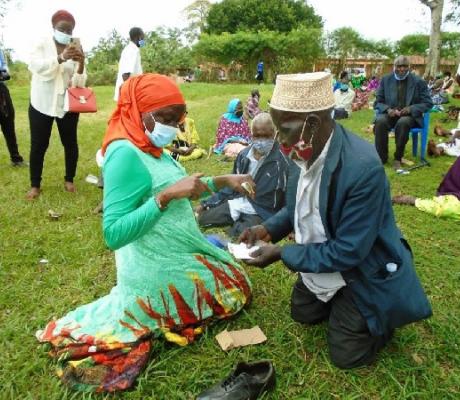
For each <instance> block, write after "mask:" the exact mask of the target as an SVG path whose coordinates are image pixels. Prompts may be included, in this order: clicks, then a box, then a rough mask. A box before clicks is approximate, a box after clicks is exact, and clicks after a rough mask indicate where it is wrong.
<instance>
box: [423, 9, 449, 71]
mask: <svg viewBox="0 0 460 400" xmlns="http://www.w3.org/2000/svg"><path fill="white" fill-rule="evenodd" d="M420 1H421V2H422V3H423V4H425V5H426V6H428V7H429V8H430V10H431V32H430V50H429V53H428V59H427V63H426V69H425V73H424V75H423V76H424V78H428V77H430V76H432V77H434V76H436V74H437V73H438V72H439V63H440V60H441V24H442V10H443V7H444V0H431V1H429V0H428V1H426V0H420Z"/></svg>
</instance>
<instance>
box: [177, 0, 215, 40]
mask: <svg viewBox="0 0 460 400" xmlns="http://www.w3.org/2000/svg"><path fill="white" fill-rule="evenodd" d="M210 8H211V2H210V1H209V0H195V1H194V2H193V3H192V4H190V5H188V6H187V7H185V8H184V10H183V12H184V14H185V16H186V18H187V21H188V22H189V25H188V27H187V28H186V36H187V39H188V40H189V41H190V42H194V41H195V40H196V39H198V38H199V37H200V35H201V34H202V33H203V32H204V29H205V27H206V19H207V18H208V13H209V9H210Z"/></svg>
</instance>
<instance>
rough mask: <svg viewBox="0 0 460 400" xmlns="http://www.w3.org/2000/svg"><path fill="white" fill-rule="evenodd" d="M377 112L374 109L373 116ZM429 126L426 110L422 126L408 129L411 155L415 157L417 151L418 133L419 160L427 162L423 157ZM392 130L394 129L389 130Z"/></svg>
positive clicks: (428, 115)
mask: <svg viewBox="0 0 460 400" xmlns="http://www.w3.org/2000/svg"><path fill="white" fill-rule="evenodd" d="M377 115H378V112H377V111H375V118H377ZM429 127H430V112H429V111H427V112H425V113H423V126H422V127H421V128H412V129H411V130H410V136H411V137H412V155H413V156H414V157H417V153H418V150H417V148H418V135H419V133H420V136H421V141H420V161H422V162H424V163H427V160H426V158H425V156H426V147H427V144H428V129H429ZM391 131H392V132H394V129H392V130H391Z"/></svg>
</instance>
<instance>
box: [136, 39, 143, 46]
mask: <svg viewBox="0 0 460 400" xmlns="http://www.w3.org/2000/svg"><path fill="white" fill-rule="evenodd" d="M137 44H138V46H139V47H144V46H145V40H144V39H140V40H138V41H137Z"/></svg>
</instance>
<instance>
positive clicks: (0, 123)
mask: <svg viewBox="0 0 460 400" xmlns="http://www.w3.org/2000/svg"><path fill="white" fill-rule="evenodd" d="M0 127H1V128H2V132H3V136H4V137H5V141H6V146H7V147H8V152H9V153H10V159H11V161H12V162H21V161H24V160H23V158H22V157H21V155H20V154H19V150H18V142H17V140H16V127H15V124H14V106H13V101H12V100H11V95H10V91H9V90H8V88H7V87H6V85H5V84H4V83H0Z"/></svg>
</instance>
